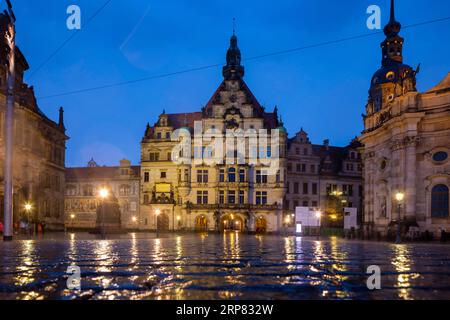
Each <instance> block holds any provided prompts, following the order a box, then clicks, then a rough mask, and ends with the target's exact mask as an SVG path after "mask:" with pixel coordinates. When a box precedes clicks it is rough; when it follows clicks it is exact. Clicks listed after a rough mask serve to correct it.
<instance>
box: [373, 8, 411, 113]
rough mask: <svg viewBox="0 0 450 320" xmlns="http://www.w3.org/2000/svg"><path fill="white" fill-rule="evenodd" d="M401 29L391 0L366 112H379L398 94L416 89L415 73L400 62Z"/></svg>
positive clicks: (401, 56) (401, 47) (401, 52)
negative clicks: (378, 62)
mask: <svg viewBox="0 0 450 320" xmlns="http://www.w3.org/2000/svg"><path fill="white" fill-rule="evenodd" d="M401 28H402V25H401V24H400V22H398V21H397V20H396V17H395V2H394V0H391V9H390V19H389V22H388V24H387V25H386V26H385V27H384V34H385V36H386V39H385V40H384V41H383V42H382V43H381V51H382V61H381V68H380V69H379V70H377V72H375V74H374V75H373V77H372V82H371V86H370V90H369V102H368V105H367V114H368V115H370V114H373V113H377V112H380V111H382V110H383V109H385V108H386V107H387V106H389V105H390V104H391V103H392V102H393V101H394V100H395V98H397V97H398V96H402V95H404V94H406V93H408V92H415V91H416V73H417V72H416V71H414V70H413V69H412V68H411V67H410V66H408V65H406V64H404V63H403V44H404V39H403V38H402V37H401V36H400V35H399V33H400V31H401Z"/></svg>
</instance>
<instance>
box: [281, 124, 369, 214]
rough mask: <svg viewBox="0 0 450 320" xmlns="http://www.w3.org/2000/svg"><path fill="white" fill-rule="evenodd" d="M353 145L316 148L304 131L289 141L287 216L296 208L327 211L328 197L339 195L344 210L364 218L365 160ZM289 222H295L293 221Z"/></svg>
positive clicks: (355, 145) (356, 145) (356, 146)
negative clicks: (356, 211)
mask: <svg viewBox="0 0 450 320" xmlns="http://www.w3.org/2000/svg"><path fill="white" fill-rule="evenodd" d="M360 146H361V145H360V143H358V142H357V141H356V140H355V141H352V143H351V144H350V145H348V146H347V147H334V146H330V143H329V141H328V140H325V141H324V143H323V144H322V145H317V144H312V143H311V141H310V140H309V138H308V135H307V133H306V132H305V131H303V129H302V130H301V131H300V132H298V133H297V134H296V135H295V137H293V138H291V139H289V141H288V153H287V190H286V200H285V202H284V205H285V209H286V213H287V214H293V213H294V212H295V208H296V207H309V208H315V209H319V210H321V211H325V210H326V209H327V208H326V204H327V197H329V196H331V195H333V194H334V195H339V198H340V201H342V202H343V206H344V207H351V208H357V209H358V213H359V214H360V215H361V209H362V197H363V187H362V185H363V182H362V160H361V154H360V153H359V150H358V148H360ZM285 221H290V223H292V222H293V219H292V220H291V219H287V220H285Z"/></svg>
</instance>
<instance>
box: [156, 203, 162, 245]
mask: <svg viewBox="0 0 450 320" xmlns="http://www.w3.org/2000/svg"><path fill="white" fill-rule="evenodd" d="M160 214H161V210H159V209H156V210H155V217H156V238H159V223H158V218H159V215H160Z"/></svg>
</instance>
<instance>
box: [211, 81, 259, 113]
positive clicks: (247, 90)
mask: <svg viewBox="0 0 450 320" xmlns="http://www.w3.org/2000/svg"><path fill="white" fill-rule="evenodd" d="M239 83H240V85H241V89H242V91H244V92H245V93H246V94H247V97H248V98H249V99H250V103H251V104H252V105H253V107H254V108H255V109H256V110H257V111H258V112H260V113H263V112H264V108H263V107H262V106H261V105H260V104H259V102H258V100H257V99H256V97H255V95H254V94H253V93H252V91H251V90H250V88H249V87H248V86H247V84H246V83H245V81H244V80H242V79H240V80H239ZM224 86H225V81H222V83H221V84H220V85H219V87H218V88H217V90H216V91H215V92H214V94H213V95H212V97H211V99H209V101H208V103H207V104H206V106H205V112H206V113H208V111H209V110H211V109H212V107H213V105H214V101H215V100H216V97H217V95H218V94H219V93H220V92H221V91H222V90H223V88H224Z"/></svg>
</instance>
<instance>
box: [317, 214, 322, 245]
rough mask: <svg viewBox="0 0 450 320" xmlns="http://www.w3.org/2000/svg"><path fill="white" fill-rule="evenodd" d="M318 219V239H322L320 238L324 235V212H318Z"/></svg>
mask: <svg viewBox="0 0 450 320" xmlns="http://www.w3.org/2000/svg"><path fill="white" fill-rule="evenodd" d="M316 218H317V220H318V224H319V235H318V238H320V236H321V235H322V212H321V211H320V210H317V211H316Z"/></svg>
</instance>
